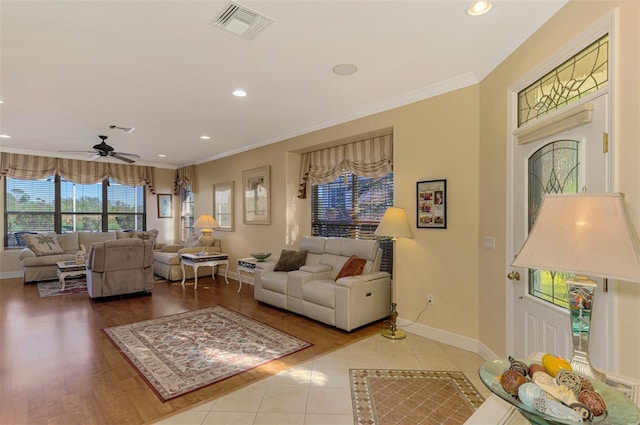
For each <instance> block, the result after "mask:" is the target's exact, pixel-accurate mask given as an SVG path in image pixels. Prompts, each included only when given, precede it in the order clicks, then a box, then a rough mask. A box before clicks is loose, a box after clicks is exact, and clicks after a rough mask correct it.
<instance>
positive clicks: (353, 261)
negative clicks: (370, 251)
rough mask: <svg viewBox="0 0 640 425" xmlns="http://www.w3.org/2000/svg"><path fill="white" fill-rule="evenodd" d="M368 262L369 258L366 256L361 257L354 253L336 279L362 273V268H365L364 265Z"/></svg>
mask: <svg viewBox="0 0 640 425" xmlns="http://www.w3.org/2000/svg"><path fill="white" fill-rule="evenodd" d="M366 263H367V260H365V259H364V258H359V257H358V256H356V255H352V256H351V257H349V259H348V260H347V262H346V263H344V266H342V269H340V271H339V272H338V274H337V275H336V280H338V279H340V278H342V277H347V276H357V275H360V274H362V270H364V265H365V264H366Z"/></svg>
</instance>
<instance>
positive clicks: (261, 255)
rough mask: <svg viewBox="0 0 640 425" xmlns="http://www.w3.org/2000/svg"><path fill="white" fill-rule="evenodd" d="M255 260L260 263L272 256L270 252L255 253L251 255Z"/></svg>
mask: <svg viewBox="0 0 640 425" xmlns="http://www.w3.org/2000/svg"><path fill="white" fill-rule="evenodd" d="M250 255H251V256H252V257H253V258H255V259H256V260H258V262H262V261H264V260H266V259H267V258H269V257H270V256H271V253H270V252H255V253H253V254H250Z"/></svg>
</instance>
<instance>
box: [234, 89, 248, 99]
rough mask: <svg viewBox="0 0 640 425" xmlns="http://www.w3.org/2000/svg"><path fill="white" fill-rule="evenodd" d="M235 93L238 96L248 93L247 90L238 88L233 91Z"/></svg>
mask: <svg viewBox="0 0 640 425" xmlns="http://www.w3.org/2000/svg"><path fill="white" fill-rule="evenodd" d="M233 95H234V96H238V97H245V96H246V95H247V92H246V91H244V90H240V89H238V90H234V91H233Z"/></svg>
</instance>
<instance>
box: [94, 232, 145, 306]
mask: <svg viewBox="0 0 640 425" xmlns="http://www.w3.org/2000/svg"><path fill="white" fill-rule="evenodd" d="M152 289H153V241H151V240H142V239H138V238H131V239H119V240H110V241H104V242H95V243H92V244H91V248H90V249H89V258H88V260H87V290H88V292H89V296H90V297H91V298H98V297H109V296H114V295H125V294H133V293H138V292H151V290H152Z"/></svg>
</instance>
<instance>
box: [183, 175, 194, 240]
mask: <svg viewBox="0 0 640 425" xmlns="http://www.w3.org/2000/svg"><path fill="white" fill-rule="evenodd" d="M180 222H181V226H180V238H181V240H182V241H186V240H187V238H188V237H189V236H191V234H192V233H193V231H194V229H193V222H194V220H193V193H192V192H191V188H190V187H189V186H180Z"/></svg>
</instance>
